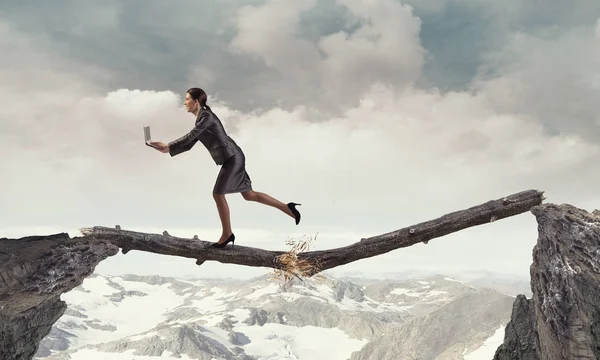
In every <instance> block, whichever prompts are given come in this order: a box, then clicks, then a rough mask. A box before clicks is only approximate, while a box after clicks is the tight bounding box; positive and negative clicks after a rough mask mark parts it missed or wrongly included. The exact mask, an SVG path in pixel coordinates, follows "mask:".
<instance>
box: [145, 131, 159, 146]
mask: <svg viewBox="0 0 600 360" xmlns="http://www.w3.org/2000/svg"><path fill="white" fill-rule="evenodd" d="M144 140H145V142H146V145H148V146H150V147H151V148H155V149H158V148H157V147H156V146H154V145H152V144H150V142H151V141H152V140H151V136H150V126H144Z"/></svg>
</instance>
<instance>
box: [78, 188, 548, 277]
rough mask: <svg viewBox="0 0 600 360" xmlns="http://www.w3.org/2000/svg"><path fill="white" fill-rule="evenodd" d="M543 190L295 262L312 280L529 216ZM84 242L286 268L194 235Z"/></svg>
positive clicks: (95, 233)
mask: <svg viewBox="0 0 600 360" xmlns="http://www.w3.org/2000/svg"><path fill="white" fill-rule="evenodd" d="M542 201H543V192H541V191H537V190H528V191H522V192H519V193H516V194H512V195H510V196H507V197H504V198H500V199H496V200H491V201H488V202H486V203H483V204H480V205H477V206H473V207H470V208H468V209H464V210H460V211H455V212H452V213H449V214H446V215H444V216H442V217H439V218H437V219H434V220H430V221H426V222H422V223H419V224H416V225H413V226H409V227H406V228H403V229H400V230H396V231H393V232H390V233H386V234H382V235H377V236H373V237H370V238H366V239H361V240H360V241H359V242H356V243H354V244H351V245H348V246H344V247H340V248H336V249H331V250H324V251H308V252H304V253H299V254H298V259H300V260H306V261H308V262H309V263H310V264H311V265H312V266H311V267H310V271H309V272H307V273H304V274H303V275H306V276H313V275H315V274H317V273H318V272H320V271H324V270H328V269H331V268H334V267H337V266H341V265H345V264H348V263H351V262H353V261H356V260H360V259H366V258H369V257H373V256H377V255H381V254H385V253H387V252H390V251H392V250H396V249H399V248H403V247H407V246H411V245H414V244H417V243H421V242H428V241H429V240H431V239H434V238H439V237H442V236H444V235H448V234H450V233H453V232H457V231H460V230H463V229H466V228H469V227H473V226H477V225H482V224H486V223H490V222H493V221H496V220H499V219H504V218H507V217H510V216H514V215H518V214H521V213H524V212H528V211H529V210H530V209H531V208H532V207H533V206H536V205H539V204H541V203H542ZM82 233H83V234H84V235H85V237H86V238H89V239H92V238H93V239H95V240H96V241H106V242H109V243H111V244H113V245H115V246H118V247H120V248H122V249H123V253H127V252H128V251H130V250H140V251H147V252H152V253H157V254H163V255H172V256H182V257H187V258H193V259H197V263H198V264H202V263H203V262H205V261H219V262H221V263H229V264H237V265H244V266H254V267H267V268H275V269H285V268H286V266H285V262H282V259H281V257H280V256H281V255H284V254H286V252H283V251H270V250H263V249H257V248H253V247H247V246H239V245H236V246H235V247H234V248H231V247H230V245H228V246H227V247H226V248H224V249H214V248H211V247H210V244H211V242H208V241H203V240H200V239H198V238H197V237H194V238H193V239H185V238H179V237H174V236H170V235H168V233H166V232H165V233H163V235H159V234H147V233H142V232H136V231H128V230H122V229H120V228H108V227H101V226H96V227H93V228H88V229H82Z"/></svg>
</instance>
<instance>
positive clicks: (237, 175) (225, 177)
mask: <svg viewBox="0 0 600 360" xmlns="http://www.w3.org/2000/svg"><path fill="white" fill-rule="evenodd" d="M249 190H252V181H251V180H250V175H248V172H246V157H245V156H244V153H243V152H241V151H240V152H237V153H236V154H235V155H233V156H232V157H230V158H229V159H227V160H225V163H224V164H223V165H221V170H220V171H219V175H218V176H217V180H216V182H215V187H214V188H213V193H215V194H220V195H224V194H232V193H239V192H245V191H249Z"/></svg>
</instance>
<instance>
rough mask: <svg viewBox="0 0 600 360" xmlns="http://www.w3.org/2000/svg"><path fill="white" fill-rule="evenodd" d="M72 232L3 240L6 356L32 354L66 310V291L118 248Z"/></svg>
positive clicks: (0, 350) (1, 348)
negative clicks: (61, 296)
mask: <svg viewBox="0 0 600 360" xmlns="http://www.w3.org/2000/svg"><path fill="white" fill-rule="evenodd" d="M118 250H119V249H118V248H117V247H116V246H113V245H110V244H108V243H104V242H89V241H87V240H85V239H77V240H76V239H71V238H69V236H68V235H67V234H57V235H51V236H31V237H25V238H21V239H6V238H2V239H0V264H1V265H0V359H3V360H9V359H10V360H13V359H15V360H21V359H31V358H33V356H34V355H35V353H36V352H37V350H38V347H39V343H40V341H41V340H42V339H43V338H44V337H45V336H46V335H47V334H48V333H49V332H50V329H51V328H52V324H54V323H55V322H56V320H58V319H59V318H60V317H61V316H62V315H63V313H64V311H65V309H66V307H67V306H66V304H65V303H64V302H63V301H61V300H60V295H61V294H62V293H64V292H67V291H69V290H71V289H73V288H74V287H76V286H79V285H80V284H81V283H82V281H83V279H85V277H86V276H89V275H90V274H91V273H92V272H93V271H94V268H95V267H96V265H97V264H98V263H99V262H100V261H102V260H104V259H106V258H107V257H108V256H111V255H114V254H116V253H117V252H118Z"/></svg>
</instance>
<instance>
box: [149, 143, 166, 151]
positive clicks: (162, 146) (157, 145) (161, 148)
mask: <svg viewBox="0 0 600 360" xmlns="http://www.w3.org/2000/svg"><path fill="white" fill-rule="evenodd" d="M150 145H152V147H153V148H155V149H156V150H158V151H160V152H162V153H168V152H169V145H167V144H165V143H162V142H160V141H152V142H150Z"/></svg>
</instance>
